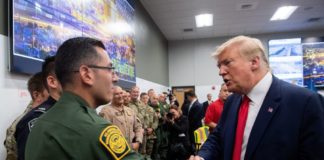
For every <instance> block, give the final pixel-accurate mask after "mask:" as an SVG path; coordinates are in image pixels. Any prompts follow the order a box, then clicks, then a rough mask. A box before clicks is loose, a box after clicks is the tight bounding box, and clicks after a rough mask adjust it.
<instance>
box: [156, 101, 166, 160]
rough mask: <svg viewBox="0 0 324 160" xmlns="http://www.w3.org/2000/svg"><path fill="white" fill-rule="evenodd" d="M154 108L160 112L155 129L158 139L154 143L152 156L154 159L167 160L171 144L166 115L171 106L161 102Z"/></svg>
mask: <svg viewBox="0 0 324 160" xmlns="http://www.w3.org/2000/svg"><path fill="white" fill-rule="evenodd" d="M152 108H153V109H154V110H155V112H156V113H159V114H160V115H159V120H158V121H159V124H158V128H157V129H156V130H155V134H156V137H157V139H156V143H155V144H154V149H153V155H152V158H153V159H154V160H166V159H167V152H168V145H169V131H168V128H167V124H166V123H165V116H166V114H167V113H168V111H169V107H168V105H167V104H161V103H159V105H158V106H155V107H154V106H153V107H152Z"/></svg>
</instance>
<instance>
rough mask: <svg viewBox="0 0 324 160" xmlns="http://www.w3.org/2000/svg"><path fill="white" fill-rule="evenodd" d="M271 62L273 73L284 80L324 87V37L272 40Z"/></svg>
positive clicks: (301, 84)
mask: <svg viewBox="0 0 324 160" xmlns="http://www.w3.org/2000/svg"><path fill="white" fill-rule="evenodd" d="M269 63H270V67H271V70H272V72H273V74H274V75H276V76H277V77H278V78H280V79H282V80H285V81H287V82H290V83H293V84H296V85H299V86H303V87H304V86H305V87H311V86H312V85H313V86H315V87H324V38H323V37H307V38H292V39H276V40H270V41H269Z"/></svg>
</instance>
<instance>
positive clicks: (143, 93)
mask: <svg viewBox="0 0 324 160" xmlns="http://www.w3.org/2000/svg"><path fill="white" fill-rule="evenodd" d="M145 95H148V94H147V93H145V92H142V93H141V95H140V97H141V98H142V97H143V96H145Z"/></svg>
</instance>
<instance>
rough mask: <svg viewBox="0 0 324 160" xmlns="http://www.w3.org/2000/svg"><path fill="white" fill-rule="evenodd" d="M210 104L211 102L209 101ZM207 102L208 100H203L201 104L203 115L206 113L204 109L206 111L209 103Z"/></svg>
mask: <svg viewBox="0 0 324 160" xmlns="http://www.w3.org/2000/svg"><path fill="white" fill-rule="evenodd" d="M210 104H211V103H210ZM210 104H209V103H208V101H205V102H204V103H203V104H202V106H203V113H202V114H203V115H204V116H205V114H206V111H207V108H208V106H209V105H210Z"/></svg>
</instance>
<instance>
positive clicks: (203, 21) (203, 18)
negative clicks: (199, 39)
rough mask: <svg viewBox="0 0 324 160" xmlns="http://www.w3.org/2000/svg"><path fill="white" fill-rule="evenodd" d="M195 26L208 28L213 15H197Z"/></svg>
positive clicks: (211, 23)
mask: <svg viewBox="0 0 324 160" xmlns="http://www.w3.org/2000/svg"><path fill="white" fill-rule="evenodd" d="M195 19H196V26H197V27H198V28H199V27H208V26H212V25H213V14H199V15H196V16H195Z"/></svg>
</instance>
